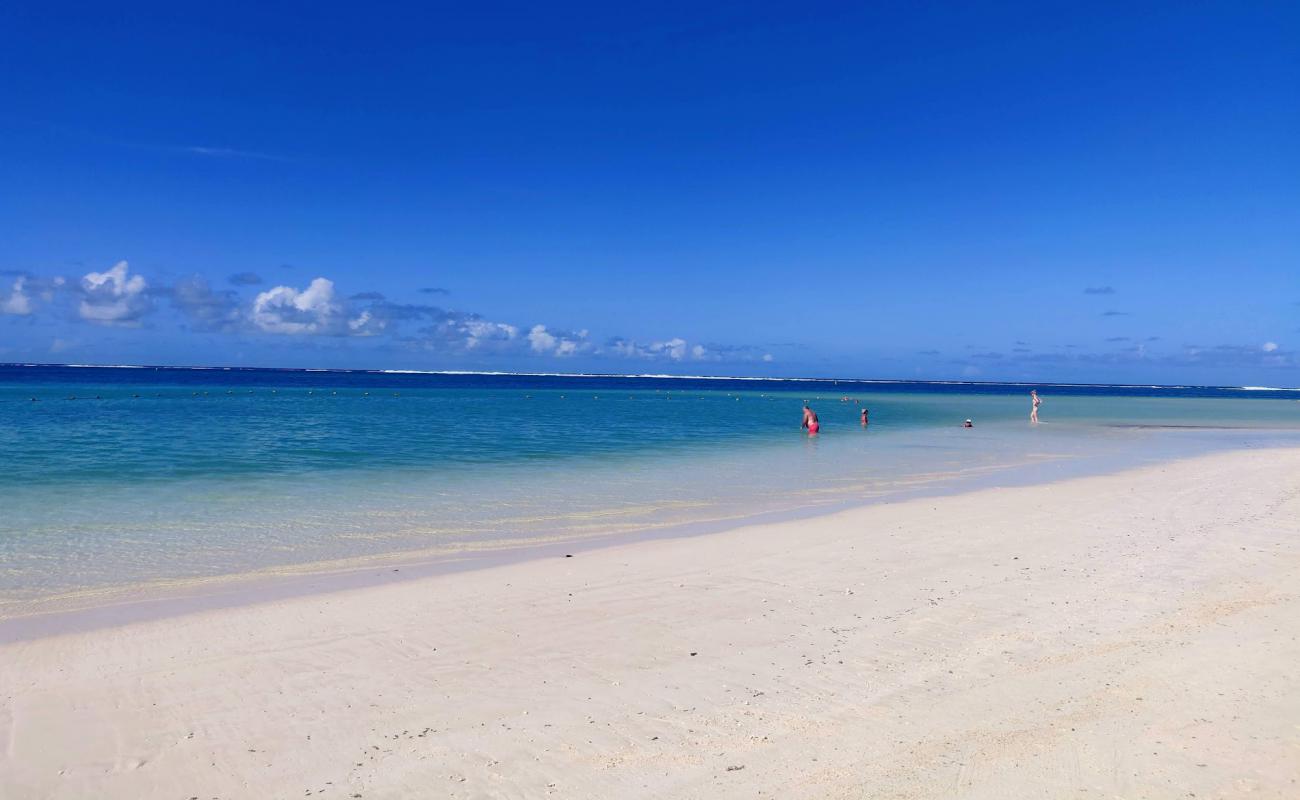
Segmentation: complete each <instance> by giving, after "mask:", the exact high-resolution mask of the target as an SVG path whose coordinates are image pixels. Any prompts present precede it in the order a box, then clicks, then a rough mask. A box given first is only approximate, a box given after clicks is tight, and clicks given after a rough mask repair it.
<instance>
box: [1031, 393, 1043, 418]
mask: <svg viewBox="0 0 1300 800" xmlns="http://www.w3.org/2000/svg"><path fill="white" fill-rule="evenodd" d="M1042 404H1043V398H1041V397H1039V396H1038V390H1037V389H1030V390H1029V421H1030V422H1032V423H1034V424H1037V423H1038V407H1039V406H1041V405H1042Z"/></svg>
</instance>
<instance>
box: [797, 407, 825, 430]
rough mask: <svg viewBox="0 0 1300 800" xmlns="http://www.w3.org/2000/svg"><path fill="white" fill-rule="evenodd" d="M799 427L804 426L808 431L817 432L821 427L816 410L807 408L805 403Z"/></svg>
mask: <svg viewBox="0 0 1300 800" xmlns="http://www.w3.org/2000/svg"><path fill="white" fill-rule="evenodd" d="M799 427H800V428H806V429H807V430H808V433H817V432H818V431H819V430H821V428H822V426H821V422H820V421H818V419H817V412H816V411H813V410H812V409H811V408H809V407H808V404H807V403H804V404H803V423H802V424H801V425H800V426H799Z"/></svg>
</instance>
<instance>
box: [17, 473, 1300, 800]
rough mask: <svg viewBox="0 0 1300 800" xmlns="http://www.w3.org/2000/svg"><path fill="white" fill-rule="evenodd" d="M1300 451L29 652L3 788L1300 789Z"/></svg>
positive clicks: (58, 643) (330, 793)
mask: <svg viewBox="0 0 1300 800" xmlns="http://www.w3.org/2000/svg"><path fill="white" fill-rule="evenodd" d="M1297 592H1300V451H1295V450H1270V451H1257V452H1238V453H1231V454H1224V455H1216V456H1210V457H1205V458H1200V459H1195V460H1189V461H1183V462H1178V463H1173V464H1169V465H1165V466H1159V467H1151V468H1144V469H1141V470H1136V471H1131V472H1127V473H1123V474H1117V475H1110V476H1102V477H1093V478H1086V479H1079V480H1071V481H1067V482H1062V483H1057V484H1050V485H1043V486H1035V487H1024V488H1011V489H991V490H985V491H980V492H975V493H971V494H965V495H959V496H951V497H943V498H936V499H925V500H912V501H907V502H903V503H897V504H891V505H881V506H874V507H866V508H861V509H855V510H851V511H847V512H842V513H838V514H835V515H831V516H826V517H820V518H817V519H813V520H804V521H799V522H789V523H781V524H772V525H762V526H751V527H747V528H741V529H737V530H734V531H730V532H727V533H721V534H714V535H709V536H702V537H696V538H690V539H680V540H670V541H651V542H640V543H636V544H631V545H625V546H617V547H611V548H609V549H604V550H596V551H588V552H584V553H581V554H579V555H577V556H576V557H574V558H547V559H543V560H537V561H531V562H526V563H518V564H511V565H506V566H501V567H495V568H490V569H483V570H478V571H474V572H467V573H461V574H453V575H445V576H439V577H434V578H424V579H419V580H412V581H409V582H405V583H397V584H390V585H386V586H376V587H371V588H365V589H355V590H349V591H342V592H336V593H331V594H319V595H313V596H308V597H299V598H293V599H287V600H278V601H275V602H269V603H263V604H260V605H249V606H243V607H238V608H230V609H221V610H214V611H206V612H201V613H194V614H188V615H184V616H178V617H173V618H170V619H164V620H157V621H151V622H141V623H137V624H132V625H127V626H123V627H118V628H110V629H103V630H97V631H90V632H85V633H77V634H68V635H62V636H52V637H48V638H43V639H39V640H35V641H29V642H22V643H16V644H10V645H6V646H4V647H3V648H0V797H4V798H44V797H58V798H132V799H134V798H176V799H177V800H182V799H183V798H196V797H197V798H203V800H207V799H208V798H222V799H223V800H225V799H226V798H280V797H284V798H299V797H317V796H323V797H325V798H356V797H362V798H368V799H373V798H407V797H421V798H423V797H484V798H486V797H493V798H495V797H545V796H554V797H564V798H636V797H654V798H661V797H667V798H686V797H699V798H718V797H773V798H838V797H853V798H921V797H927V798H929V797H935V798H954V797H961V798H1020V797H1062V798H1064V797H1070V798H1074V797H1094V798H1139V797H1143V798H1166V797H1167V798H1175V797H1177V798H1185V797H1197V798H1212V797H1251V798H1256V797H1258V798H1297V797H1300V783H1298V782H1297V781H1298V780H1300V679H1298V676H1297V671H1298V670H1300V641H1298V640H1297V634H1300V599H1298V598H1297Z"/></svg>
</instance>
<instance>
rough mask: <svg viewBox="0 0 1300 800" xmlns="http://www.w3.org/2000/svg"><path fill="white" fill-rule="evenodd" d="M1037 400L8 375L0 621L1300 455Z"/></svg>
mask: <svg viewBox="0 0 1300 800" xmlns="http://www.w3.org/2000/svg"><path fill="white" fill-rule="evenodd" d="M1043 393H1044V398H1045V405H1044V407H1043V412H1042V416H1043V419H1044V421H1045V423H1044V424H1043V425H1040V426H1037V427H1033V428H1031V427H1030V426H1029V425H1028V424H1027V422H1026V419H1025V417H1026V415H1027V412H1028V402H1027V398H1026V394H1027V387H989V386H984V387H980V386H956V387H954V386H951V385H921V384H887V385H880V384H860V383H852V382H841V383H839V384H833V383H793V382H791V383H767V382H764V383H755V382H724V381H674V380H665V379H623V378H583V379H563V378H554V377H553V378H543V377H531V378H528V377H515V376H505V377H483V376H457V377H447V376H400V375H382V374H375V373H364V374H356V373H303V372H294V373H288V372H278V371H267V372H258V373H244V372H233V373H232V372H219V371H218V372H214V371H183V370H170V371H156V370H149V371H141V370H69V369H60V368H38V369H30V368H29V369H25V370H24V369H18V368H0V453H3V459H4V462H3V464H4V468H3V470H0V512H2V513H0V615H3V614H5V613H11V614H12V613H21V612H23V611H25V610H30V609H31V608H34V607H36V605H39V603H40V601H42V600H43V599H46V598H51V597H56V596H59V595H65V594H68V593H73V592H81V591H87V590H97V589H102V588H105V587H113V586H126V585H132V584H137V583H148V582H154V581H161V580H177V579H180V580H185V579H195V578H206V577H212V576H217V575H224V574H230V573H239V572H245V571H250V570H261V569H274V568H282V567H291V566H294V565H301V564H307V563H313V562H321V561H328V560H336V559H355V558H359V557H367V556H378V555H383V554H387V553H394V552H406V551H422V550H429V549H457V548H467V547H470V548H481V547H484V546H491V545H494V544H500V543H504V542H518V541H527V540H536V539H542V538H548V537H574V536H592V535H600V534H607V533H612V532H618V531H634V530H645V529H656V528H661V527H664V526H672V525H691V524H699V523H704V522H712V521H718V520H731V519H740V518H743V517H746V516H750V515H753V514H756V513H762V512H783V511H792V510H800V509H814V508H819V507H830V506H835V505H842V504H845V503H853V502H863V501H870V500H872V499H881V498H890V497H900V496H905V495H907V494H911V493H915V492H924V491H945V490H952V489H953V488H959V487H962V486H974V485H984V484H988V483H1003V484H1005V483H1011V482H1026V481H1033V480H1040V479H1044V478H1050V477H1054V476H1057V475H1066V474H1077V473H1080V472H1087V471H1099V470H1102V469H1112V468H1115V467H1118V466H1126V465H1130V464H1136V463H1141V462H1143V461H1149V460H1154V459H1161V458H1171V457H1177V456H1181V455H1189V454H1194V453H1199V452H1207V451H1210V450H1215V449H1225V448H1233V447H1243V446H1266V445H1272V444H1287V443H1295V442H1300V403H1298V402H1296V400H1295V397H1296V395H1289V394H1287V393H1284V392H1277V393H1262V394H1261V393H1258V392H1235V391H1232V390H1185V391H1184V392H1182V394H1179V393H1166V394H1164V395H1162V394H1161V393H1160V392H1159V391H1155V390H1139V389H1135V388H1133V387H1053V388H1047V387H1045V388H1044V389H1043ZM1189 394H1190V395H1197V394H1199V395H1200V396H1188V395H1189ZM846 396H847V397H848V398H849V401H848V402H845V401H843V400H842V398H844V397H846ZM804 400H811V401H812V402H813V404H814V407H815V408H816V409H817V411H818V413H819V414H820V416H821V419H822V423H823V428H822V434H821V435H820V436H818V437H816V438H809V437H807V436H805V435H804V434H802V433H801V432H800V430H799V428H798V423H799V418H800V408H801V405H802V402H803V401H804ZM855 401H856V402H855ZM859 404H865V405H866V406H868V407H869V408H870V409H871V420H872V424H871V426H870V427H869V428H867V429H863V428H862V427H861V426H860V425H859V424H858V416H857V415H858V410H859V408H860V407H861V405H859ZM967 417H970V418H973V419H974V420H975V422H976V426H975V428H973V429H969V430H968V429H963V428H961V427H960V421H961V420H962V419H964V418H967Z"/></svg>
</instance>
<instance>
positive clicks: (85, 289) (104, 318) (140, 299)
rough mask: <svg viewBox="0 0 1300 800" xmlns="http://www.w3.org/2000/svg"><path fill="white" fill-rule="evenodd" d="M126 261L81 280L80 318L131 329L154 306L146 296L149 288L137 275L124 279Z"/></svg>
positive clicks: (90, 273) (125, 275) (87, 274)
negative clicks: (127, 326) (146, 290)
mask: <svg viewBox="0 0 1300 800" xmlns="http://www.w3.org/2000/svg"><path fill="white" fill-rule="evenodd" d="M129 269H130V268H129V267H128V266H127V264H126V262H125V261H119V262H117V263H116V264H114V265H113V268H112V269H110V270H107V271H105V272H88V273H86V275H85V276H83V277H82V279H81V292H82V298H81V304H80V305H79V306H78V312H79V313H80V314H81V318H82V319H84V320H87V321H89V322H94V323H98V324H100V325H133V324H135V323H136V322H137V321H138V320H139V319H140V317H142V316H144V314H146V313H147V312H148V311H149V310H150V309H152V308H153V304H152V303H151V302H150V301H149V296H148V295H147V294H145V289H147V288H148V284H146V283H145V280H144V278H143V277H142V276H140V275H133V276H130V277H127V272H128V271H129Z"/></svg>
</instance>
